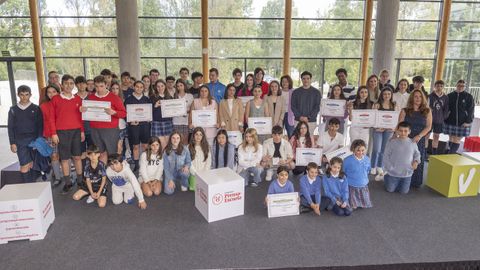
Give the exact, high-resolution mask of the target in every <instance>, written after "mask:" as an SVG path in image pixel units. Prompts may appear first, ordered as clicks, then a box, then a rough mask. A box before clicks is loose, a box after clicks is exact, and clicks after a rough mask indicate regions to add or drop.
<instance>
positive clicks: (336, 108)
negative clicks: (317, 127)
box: [320, 99, 347, 118]
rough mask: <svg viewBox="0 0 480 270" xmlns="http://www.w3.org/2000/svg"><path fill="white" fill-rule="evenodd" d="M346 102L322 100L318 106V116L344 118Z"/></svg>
mask: <svg viewBox="0 0 480 270" xmlns="http://www.w3.org/2000/svg"><path fill="white" fill-rule="evenodd" d="M346 104H347V101H346V100H341V99H322V101H321V104H320V114H321V115H322V116H335V117H341V118H344V117H345V106H346Z"/></svg>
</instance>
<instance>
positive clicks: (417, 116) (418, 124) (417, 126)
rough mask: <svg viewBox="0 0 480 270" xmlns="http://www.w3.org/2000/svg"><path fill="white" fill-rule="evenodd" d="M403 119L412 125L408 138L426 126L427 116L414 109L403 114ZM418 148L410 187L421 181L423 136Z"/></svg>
mask: <svg viewBox="0 0 480 270" xmlns="http://www.w3.org/2000/svg"><path fill="white" fill-rule="evenodd" d="M405 121H407V122H408V123H410V125H412V127H411V130H412V131H411V132H410V136H409V137H410V138H414V137H415V136H417V135H418V134H420V132H422V130H423V129H424V128H425V127H426V126H427V117H426V116H423V115H422V113H421V112H419V111H414V112H413V113H412V115H408V114H405ZM417 146H418V150H419V151H420V164H418V167H417V169H416V170H415V171H413V175H412V181H411V182H410V187H416V188H418V187H420V186H421V185H422V182H423V165H424V162H425V136H424V137H422V138H421V139H420V140H419V141H418V143H417Z"/></svg>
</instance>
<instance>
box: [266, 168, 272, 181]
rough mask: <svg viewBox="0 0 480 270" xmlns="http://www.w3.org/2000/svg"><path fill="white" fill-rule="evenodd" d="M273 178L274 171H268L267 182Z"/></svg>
mask: <svg viewBox="0 0 480 270" xmlns="http://www.w3.org/2000/svg"><path fill="white" fill-rule="evenodd" d="M272 177H273V170H267V174H266V175H265V180H266V181H272Z"/></svg>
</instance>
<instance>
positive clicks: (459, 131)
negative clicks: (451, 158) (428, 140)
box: [443, 80, 475, 154]
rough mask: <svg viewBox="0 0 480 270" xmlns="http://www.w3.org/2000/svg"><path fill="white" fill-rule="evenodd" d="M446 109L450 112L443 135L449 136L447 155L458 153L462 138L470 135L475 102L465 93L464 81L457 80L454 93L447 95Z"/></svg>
mask: <svg viewBox="0 0 480 270" xmlns="http://www.w3.org/2000/svg"><path fill="white" fill-rule="evenodd" d="M448 109H449V111H450V113H449V115H448V117H447V120H445V124H444V125H443V133H445V134H448V135H449V140H448V146H449V148H450V150H449V153H450V154H453V153H456V152H457V151H458V147H459V146H460V141H461V140H462V137H467V136H468V135H470V128H471V125H472V121H473V118H474V113H475V102H474V101H473V96H472V95H471V94H470V93H467V92H465V81H464V80H459V81H458V82H457V88H456V89H455V91H454V92H452V93H450V94H448Z"/></svg>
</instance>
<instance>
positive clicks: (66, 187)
mask: <svg viewBox="0 0 480 270" xmlns="http://www.w3.org/2000/svg"><path fill="white" fill-rule="evenodd" d="M72 188H73V184H72V183H65V185H64V186H63V189H62V194H68V193H69V192H70V190H72Z"/></svg>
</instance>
